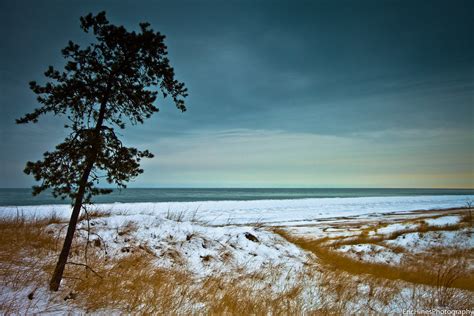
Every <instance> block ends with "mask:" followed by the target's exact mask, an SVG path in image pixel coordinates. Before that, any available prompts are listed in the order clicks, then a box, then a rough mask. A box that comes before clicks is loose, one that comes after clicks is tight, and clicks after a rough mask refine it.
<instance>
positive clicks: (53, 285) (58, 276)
mask: <svg viewBox="0 0 474 316" xmlns="http://www.w3.org/2000/svg"><path fill="white" fill-rule="evenodd" d="M108 87H109V85H108ZM109 92H110V89H109V88H107V91H106V93H105V97H104V99H103V101H102V103H101V106H100V110H99V117H98V119H97V124H96V126H95V138H96V139H95V140H94V144H93V152H92V154H91V155H90V156H89V157H88V158H87V162H86V167H85V169H84V173H83V174H82V177H81V180H80V182H79V189H78V191H77V195H76V200H75V201H74V207H73V209H72V214H71V219H70V220H69V226H68V228H67V233H66V238H65V239H64V244H63V249H62V250H61V253H60V254H59V258H58V262H57V263H56V268H55V269H54V272H53V276H52V277H51V281H50V282H49V289H50V290H51V291H57V290H58V289H59V285H60V284H61V280H62V278H63V273H64V268H65V267H66V264H67V258H68V257H69V252H70V251H71V245H72V240H73V239H74V233H75V232H76V225H77V220H78V219H79V214H80V212H81V207H82V201H83V199H84V193H85V191H86V186H87V180H88V179H89V175H90V173H91V170H92V167H93V166H94V163H95V160H96V158H97V152H98V151H99V148H100V147H99V146H100V142H101V140H100V130H101V128H102V124H103V122H104V116H105V110H106V105H107V100H108V94H109Z"/></svg>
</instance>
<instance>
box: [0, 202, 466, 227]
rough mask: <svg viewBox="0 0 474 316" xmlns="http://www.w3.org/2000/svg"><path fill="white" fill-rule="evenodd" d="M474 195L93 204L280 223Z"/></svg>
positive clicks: (60, 207)
mask: <svg viewBox="0 0 474 316" xmlns="http://www.w3.org/2000/svg"><path fill="white" fill-rule="evenodd" d="M468 200H474V195H433V196H429V195H425V196H390V197H387V196H385V197H345V198H305V199H286V200H247V201H238V200H237V201H197V202H140V203H119V202H117V203H105V204H96V205H92V206H90V207H89V208H90V209H94V210H102V211H110V212H111V213H112V214H128V215H131V214H148V215H155V214H156V215H165V214H167V213H182V214H183V215H184V216H185V217H186V216H195V217H196V218H197V219H198V220H200V221H203V222H206V223H209V224H213V225H222V224H249V223H256V222H258V223H278V224H287V223H290V222H297V221H309V220H317V219H324V218H334V217H343V216H358V215H366V214H372V213H375V214H376V213H393V212H408V211H415V210H433V209H446V208H454V207H463V206H466V202H467V201H468ZM70 211H71V207H70V205H67V204H54V205H34V206H0V217H10V216H15V215H17V214H18V213H20V214H22V215H24V216H27V217H39V218H41V217H47V216H50V215H51V213H55V214H56V215H57V216H59V217H64V218H68V217H69V215H70Z"/></svg>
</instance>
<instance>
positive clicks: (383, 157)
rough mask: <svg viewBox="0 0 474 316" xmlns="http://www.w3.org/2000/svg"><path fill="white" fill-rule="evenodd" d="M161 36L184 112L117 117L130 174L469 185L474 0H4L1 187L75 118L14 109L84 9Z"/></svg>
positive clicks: (211, 180)
mask: <svg viewBox="0 0 474 316" xmlns="http://www.w3.org/2000/svg"><path fill="white" fill-rule="evenodd" d="M101 10H105V11H106V12H107V16H108V18H109V20H110V21H111V23H114V24H123V25H125V26H126V27H127V28H130V29H136V28H137V25H138V23H139V22H142V21H147V22H150V23H151V25H152V27H153V28H154V29H155V30H159V31H161V32H162V33H164V34H165V35H167V40H166V43H167V45H168V48H169V53H170V60H171V63H172V64H173V66H174V67H175V69H176V73H177V79H178V80H181V81H184V82H185V83H186V85H187V87H188V89H189V97H188V98H187V107H188V111H187V112H185V113H180V112H179V111H177V110H176V108H174V106H173V104H171V103H169V102H164V103H163V102H162V100H159V101H158V106H159V108H160V112H159V113H158V114H157V115H155V116H154V117H153V118H152V119H150V120H148V121H147V122H146V123H145V124H144V125H140V126H136V127H134V128H131V129H126V130H124V131H123V133H122V134H123V138H124V139H125V143H126V144H128V145H133V146H136V147H139V148H141V149H146V148H147V149H150V150H151V151H152V152H153V153H155V154H156V156H155V158H154V159H151V160H147V161H146V162H144V163H143V167H144V169H145V173H144V174H143V175H141V176H140V177H139V178H137V179H136V180H135V181H134V182H132V183H131V184H130V186H131V187H445V188H450V187H458V188H460V187H465V188H467V187H471V188H472V187H474V114H473V104H474V40H473V39H474V36H473V30H474V2H473V1H416V0H406V1H384V0H374V1H355V0H354V1H329V0H328V1H316V0H314V1H294V0H293V1H290V0H288V1H275V0H272V1H198V0H196V1H156V0H154V1H116V0H115V1H22V0H10V1H7V0H1V1H0V23H1V25H0V32H1V42H0V45H1V50H0V57H1V58H0V60H1V67H0V86H1V91H0V92H1V93H0V105H1V117H0V133H1V152H0V164H1V167H0V168H1V169H0V187H28V186H30V185H32V184H33V180H32V178H31V177H29V176H26V175H24V174H23V173H22V170H23V167H24V165H25V162H26V161H27V160H36V159H40V158H41V156H42V153H43V152H44V151H46V150H51V149H53V148H54V145H55V144H56V143H58V142H59V141H60V140H61V139H62V138H63V137H64V135H65V134H64V133H65V132H66V131H65V130H64V129H62V124H61V122H60V121H59V120H58V119H55V118H47V119H43V120H41V121H40V122H39V123H38V124H32V125H29V126H27V125H20V126H16V125H15V124H14V119H15V118H18V117H19V116H21V115H23V114H24V113H26V112H29V111H31V110H33V109H34V108H35V107H36V106H37V104H36V103H35V96H34V94H33V93H32V92H30V90H29V88H28V82H29V81H31V80H38V81H41V79H42V78H43V72H44V70H45V69H46V68H47V66H48V65H50V64H51V65H55V66H58V67H60V66H61V65H63V60H62V59H61V58H62V57H61V54H60V49H61V48H63V47H64V46H65V45H66V44H67V41H68V40H70V39H71V40H73V41H77V42H78V43H81V44H87V43H88V42H90V41H92V38H91V37H88V35H85V34H84V33H82V31H81V30H80V28H79V17H80V16H81V15H85V14H87V13H89V12H93V13H97V12H99V11H101Z"/></svg>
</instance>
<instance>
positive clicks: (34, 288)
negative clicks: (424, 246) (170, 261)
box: [0, 210, 474, 315]
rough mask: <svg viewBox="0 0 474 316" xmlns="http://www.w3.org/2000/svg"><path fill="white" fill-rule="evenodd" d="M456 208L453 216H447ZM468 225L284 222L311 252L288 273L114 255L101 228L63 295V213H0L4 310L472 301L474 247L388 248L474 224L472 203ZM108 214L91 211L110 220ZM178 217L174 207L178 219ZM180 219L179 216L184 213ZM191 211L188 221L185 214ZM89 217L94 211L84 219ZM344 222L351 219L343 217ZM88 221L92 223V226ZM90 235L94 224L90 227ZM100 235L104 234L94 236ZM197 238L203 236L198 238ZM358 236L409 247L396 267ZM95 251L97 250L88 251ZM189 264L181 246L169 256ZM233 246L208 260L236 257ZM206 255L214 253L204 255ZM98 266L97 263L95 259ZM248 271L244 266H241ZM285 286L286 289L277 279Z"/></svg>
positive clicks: (274, 309) (125, 232)
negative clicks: (365, 248)
mask: <svg viewBox="0 0 474 316" xmlns="http://www.w3.org/2000/svg"><path fill="white" fill-rule="evenodd" d="M442 215H446V214H442ZM449 215H450V216H459V217H460V218H461V220H460V221H459V222H458V223H455V224H450V225H442V226H434V225H428V224H426V222H424V221H425V220H426V219H430V218H437V217H439V216H440V215H439V214H430V215H429V216H427V215H426V214H423V215H421V214H420V216H418V217H417V218H416V217H415V218H410V219H405V220H404V221H403V222H404V223H407V224H410V223H419V224H420V225H418V226H417V227H418V228H414V227H410V228H407V229H405V230H399V231H395V232H392V233H389V234H385V235H382V234H377V233H371V232H376V231H377V230H378V229H380V228H382V227H387V226H388V225H390V224H392V223H388V222H384V221H383V220H382V219H381V218H379V219H377V221H374V222H373V223H371V224H367V223H364V224H361V225H354V224H353V223H352V224H351V227H352V229H355V228H354V227H358V229H359V231H358V232H357V233H356V234H353V235H352V236H334V235H331V236H326V237H318V238H310V237H308V236H306V237H302V236H297V235H294V234H292V233H291V230H288V229H285V228H284V227H279V228H270V227H262V228H259V229H264V230H267V231H268V230H271V231H272V232H273V233H275V234H279V235H280V236H283V237H284V238H285V240H287V241H288V242H290V243H292V244H295V245H297V246H298V247H300V248H302V249H304V250H305V251H307V252H308V253H309V254H310V255H309V256H308V260H307V262H306V264H305V267H304V269H301V270H299V271H297V272H296V273H290V272H288V271H286V272H282V270H281V269H280V267H279V266H278V265H269V266H267V267H265V268H262V269H260V270H258V271H253V272H251V273H244V267H241V269H242V273H241V274H239V273H236V272H235V271H233V272H228V273H218V274H211V275H207V276H196V275H195V274H193V273H192V272H191V271H189V270H187V269H186V267H185V266H183V267H182V268H180V267H179V265H174V266H157V265H156V264H155V263H154V262H155V260H156V254H155V253H154V252H153V251H152V249H148V248H147V246H146V245H141V246H137V247H135V248H133V249H131V250H129V251H122V252H120V253H119V254H118V255H116V256H112V257H110V256H104V253H106V252H107V251H110V250H108V249H107V245H106V243H107V241H104V240H103V239H100V238H99V235H100V234H99V233H97V232H99V231H94V230H90V231H88V232H87V233H89V238H88V239H85V238H77V239H76V243H75V245H74V251H73V256H72V257H71V258H70V260H71V262H74V264H69V265H68V266H67V270H66V278H65V280H64V283H63V285H62V287H61V290H60V291H59V292H58V293H50V292H48V291H47V290H46V289H47V286H46V284H47V282H48V278H49V276H50V273H51V271H52V268H53V266H54V265H53V264H54V262H55V259H56V255H57V252H58V251H59V249H60V247H59V246H60V235H61V230H62V228H61V227H63V226H64V225H65V223H63V222H62V221H61V220H60V219H58V218H57V217H55V216H51V218H48V219H42V220H35V219H26V218H25V217H23V216H21V215H19V216H16V217H14V218H3V219H1V220H0V277H1V284H0V289H1V292H0V311H1V312H2V313H3V314H18V313H22V314H24V313H29V312H30V311H31V312H104V313H107V312H117V313H133V314H210V315H221V314H228V315H240V314H247V313H248V312H249V311H252V314H255V315H264V314H266V315H268V314H272V315H280V314H285V315H300V314H307V315H309V314H317V315H319V314H343V313H349V312H351V313H352V312H360V313H387V312H392V313H393V312H400V311H401V310H402V309H410V308H434V307H440V306H441V307H443V308H450V309H472V308H473V303H472V302H473V301H474V295H473V293H474V292H473V291H474V287H473V284H474V278H473V273H472V272H473V270H472V262H473V260H474V257H473V253H472V250H462V249H457V248H456V247H437V248H433V249H430V251H429V252H420V253H413V252H411V251H409V250H407V249H405V248H403V247H395V246H391V248H390V247H388V244H387V241H390V240H395V239H396V238H398V237H400V236H403V235H406V234H410V233H417V234H418V233H420V234H427V233H429V232H438V231H441V232H444V231H452V232H455V231H466V230H467V231H471V232H472V228H473V223H472V221H471V220H470V218H469V216H468V215H467V213H466V212H465V211H464V210H456V211H451V212H450V213H449ZM107 216H110V213H106V214H99V213H97V214H89V219H90V218H92V217H93V218H95V219H100V218H101V217H104V218H106V217H107ZM172 218H174V217H173V216H171V215H170V219H169V220H171V219H172ZM176 220H177V221H178V219H177V218H176ZM184 220H185V219H184V218H183V216H180V217H179V222H180V223H181V221H184ZM82 221H83V222H84V223H85V221H86V217H85V216H84V217H83V218H82ZM337 226H338V228H340V229H343V228H344V227H343V226H344V223H342V222H340V223H339V224H337ZM84 227H86V225H84ZM139 229H140V228H139V227H138V226H137V225H136V223H134V222H132V221H129V222H126V223H124V224H123V225H122V226H121V227H117V228H116V230H115V231H116V233H115V234H116V236H120V238H122V239H133V236H134V234H136V233H137V230H139ZM82 233H83V236H85V234H86V232H84V231H83V232H82ZM96 233H97V236H96V235H94V234H96ZM191 238H194V237H191ZM196 238H197V237H196ZM358 244H369V245H384V246H387V249H389V250H390V251H393V252H396V253H398V254H400V255H403V260H401V261H400V264H397V265H393V264H392V265H390V264H383V263H377V262H371V261H367V260H365V259H364V258H363V257H360V258H358V257H353V256H348V255H347V254H345V253H343V252H340V251H337V249H339V248H340V247H343V246H351V245H358ZM86 249H87V250H86ZM169 255H170V256H171V257H173V256H175V257H176V258H174V259H175V260H176V262H179V256H182V254H181V253H179V252H178V251H175V252H171V253H170V254H169ZM229 256H232V253H228V252H225V250H224V248H223V250H222V253H220V254H219V255H218V256H213V257H212V258H207V260H219V261H222V262H223V263H224V264H226V262H231V258H229ZM202 260H203V261H205V260H206V258H202ZM85 264H87V266H88V267H89V268H87V267H86V266H85ZM236 271H239V270H236ZM276 284H279V286H278V287H275V285H276Z"/></svg>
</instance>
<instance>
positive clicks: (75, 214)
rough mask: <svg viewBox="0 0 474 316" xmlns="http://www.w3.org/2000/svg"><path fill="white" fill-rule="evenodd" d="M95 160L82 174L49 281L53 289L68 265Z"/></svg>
mask: <svg viewBox="0 0 474 316" xmlns="http://www.w3.org/2000/svg"><path fill="white" fill-rule="evenodd" d="M93 165H94V161H93V160H92V159H91V161H89V163H88V164H87V166H86V169H85V170H84V174H83V175H82V178H81V182H80V186H79V190H78V192H77V196H76V200H75V201H74V208H73V210H72V214H71V219H70V220H69V226H68V228H67V233H66V238H65V239H64V244H63V249H62V250H61V253H60V254H59V258H58V262H57V263H56V268H55V269H54V273H53V276H52V277H51V281H50V282H49V289H50V290H51V291H57V290H58V289H59V284H60V283H61V280H62V278H63V273H64V268H65V267H66V263H67V258H68V257H69V252H70V251H71V245H72V240H73V239H74V233H75V232H76V225H77V220H78V218H79V214H80V212H81V207H82V200H83V198H84V192H85V189H86V184H87V179H88V178H89V174H90V172H91V170H92V166H93Z"/></svg>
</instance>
